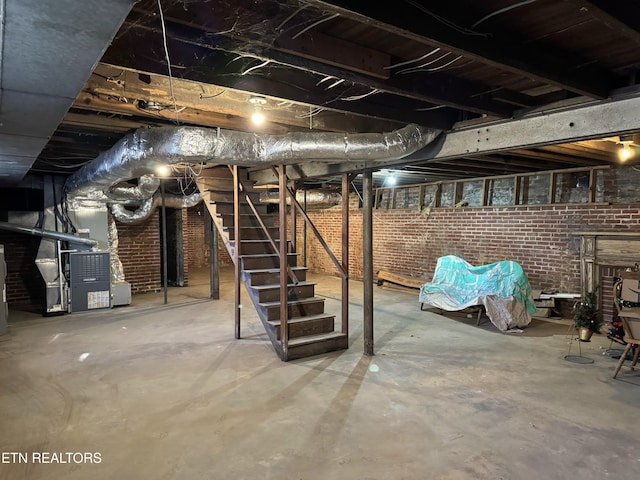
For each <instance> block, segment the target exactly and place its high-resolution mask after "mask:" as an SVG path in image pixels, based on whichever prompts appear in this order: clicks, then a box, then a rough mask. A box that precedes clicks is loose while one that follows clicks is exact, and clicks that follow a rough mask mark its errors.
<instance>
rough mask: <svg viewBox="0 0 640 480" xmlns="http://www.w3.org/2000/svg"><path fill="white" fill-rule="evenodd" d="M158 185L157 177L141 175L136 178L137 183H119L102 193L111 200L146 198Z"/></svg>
mask: <svg viewBox="0 0 640 480" xmlns="http://www.w3.org/2000/svg"><path fill="white" fill-rule="evenodd" d="M159 186H160V179H159V178H158V177H155V176H153V175H142V176H141V177H140V178H139V179H138V185H135V186H134V185H129V184H123V183H120V184H118V185H113V186H111V187H109V188H108V189H106V190H105V191H104V194H105V196H106V197H107V198H108V199H109V200H112V201H127V200H146V199H148V198H150V197H151V196H152V195H153V194H154V193H155V192H156V190H158V187H159Z"/></svg>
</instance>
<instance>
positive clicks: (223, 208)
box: [210, 202, 277, 215]
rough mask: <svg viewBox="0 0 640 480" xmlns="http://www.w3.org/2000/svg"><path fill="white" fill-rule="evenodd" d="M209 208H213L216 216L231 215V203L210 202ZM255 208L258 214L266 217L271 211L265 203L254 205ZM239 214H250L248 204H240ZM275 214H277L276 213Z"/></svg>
mask: <svg viewBox="0 0 640 480" xmlns="http://www.w3.org/2000/svg"><path fill="white" fill-rule="evenodd" d="M210 206H213V207H215V210H216V214H219V215H233V202H210ZM255 207H256V210H257V211H258V213H260V214H261V215H262V214H265V215H266V214H268V211H269V210H271V209H270V208H269V205H268V204H266V203H256V204H255ZM240 213H248V214H252V213H253V211H252V210H251V207H249V204H248V203H241V204H240ZM275 213H276V214H277V211H276V212H275Z"/></svg>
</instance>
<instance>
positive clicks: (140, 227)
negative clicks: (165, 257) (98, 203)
mask: <svg viewBox="0 0 640 480" xmlns="http://www.w3.org/2000/svg"><path fill="white" fill-rule="evenodd" d="M117 227H118V240H119V246H118V254H119V256H120V260H121V261H122V267H123V270H124V276H125V279H126V280H127V281H128V282H129V283H131V293H134V294H135V293H145V292H159V291H160V290H161V289H162V278H161V275H160V265H161V261H162V251H161V248H160V210H157V211H156V212H154V213H153V215H151V217H150V218H149V219H147V220H146V221H144V222H143V223H140V224H136V225H125V224H121V223H119V224H118V225H117Z"/></svg>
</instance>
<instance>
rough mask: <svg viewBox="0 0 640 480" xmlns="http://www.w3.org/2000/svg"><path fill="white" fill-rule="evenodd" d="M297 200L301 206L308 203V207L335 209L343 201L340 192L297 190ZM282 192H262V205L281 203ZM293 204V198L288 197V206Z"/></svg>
mask: <svg viewBox="0 0 640 480" xmlns="http://www.w3.org/2000/svg"><path fill="white" fill-rule="evenodd" d="M296 200H297V201H298V203H299V204H300V205H304V204H305V203H306V205H307V206H312V207H325V208H327V207H333V206H334V205H339V204H340V202H341V201H342V195H340V193H339V192H336V191H333V190H321V189H310V190H297V191H296ZM279 202H280V192H279V190H267V191H264V192H260V203H279ZM290 204H291V197H289V195H287V205H290Z"/></svg>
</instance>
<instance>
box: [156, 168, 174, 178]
mask: <svg viewBox="0 0 640 480" xmlns="http://www.w3.org/2000/svg"><path fill="white" fill-rule="evenodd" d="M155 171H156V175H158V176H159V177H168V176H169V173H171V169H170V168H169V166H168V165H158V166H157V167H156V168H155Z"/></svg>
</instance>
